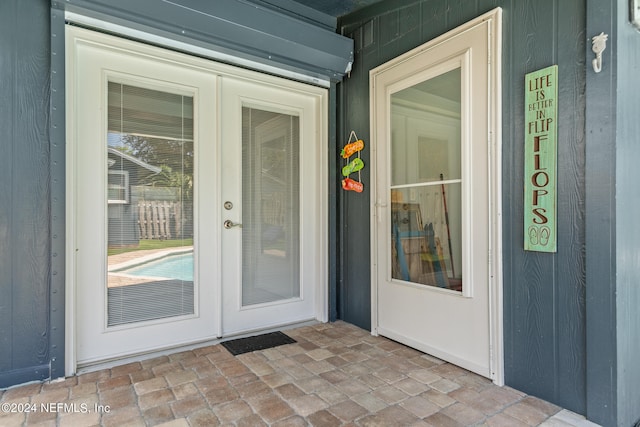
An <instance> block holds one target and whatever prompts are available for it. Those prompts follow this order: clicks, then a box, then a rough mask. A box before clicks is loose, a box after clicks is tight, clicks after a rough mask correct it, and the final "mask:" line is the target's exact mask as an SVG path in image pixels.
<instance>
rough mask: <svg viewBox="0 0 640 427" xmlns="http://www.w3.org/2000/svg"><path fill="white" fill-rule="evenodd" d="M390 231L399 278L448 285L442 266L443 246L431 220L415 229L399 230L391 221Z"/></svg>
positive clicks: (439, 285)
mask: <svg viewBox="0 0 640 427" xmlns="http://www.w3.org/2000/svg"><path fill="white" fill-rule="evenodd" d="M393 234H394V236H395V252H396V257H397V260H398V267H399V270H400V271H399V273H400V277H399V278H400V279H402V280H406V281H408V282H415V283H421V284H424V285H431V286H438V287H440V288H448V287H449V285H448V280H447V276H446V274H445V271H444V269H443V264H444V262H443V261H444V257H443V254H442V247H441V246H440V241H439V239H438V238H437V237H436V236H435V233H434V231H433V224H432V223H428V224H427V225H425V226H424V229H423V230H418V231H415V230H414V231H400V230H399V229H398V226H397V224H393Z"/></svg>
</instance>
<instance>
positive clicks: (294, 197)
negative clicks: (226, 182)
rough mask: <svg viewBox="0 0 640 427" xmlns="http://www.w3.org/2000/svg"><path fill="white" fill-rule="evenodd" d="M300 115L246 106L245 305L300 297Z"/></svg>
mask: <svg viewBox="0 0 640 427" xmlns="http://www.w3.org/2000/svg"><path fill="white" fill-rule="evenodd" d="M299 141H300V120H299V118H298V117H297V116H293V115H289V114H282V113H277V112H271V111H266V110H264V109H259V108H250V107H246V106H245V107H243V108H242V165H243V167H242V183H243V184H242V186H243V188H242V204H243V215H242V224H243V229H242V306H249V305H254V304H263V303H269V302H274V301H280V300H286V299H291V298H298V297H300V255H299V252H300V251H299V242H300V230H299V228H300V218H299V217H300V188H299V182H300V177H299V163H300V158H299V151H300V148H299Z"/></svg>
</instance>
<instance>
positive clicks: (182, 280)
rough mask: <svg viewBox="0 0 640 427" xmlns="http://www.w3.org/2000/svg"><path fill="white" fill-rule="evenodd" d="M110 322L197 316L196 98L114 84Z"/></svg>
mask: <svg viewBox="0 0 640 427" xmlns="http://www.w3.org/2000/svg"><path fill="white" fill-rule="evenodd" d="M107 114H108V117H107V123H108V129H107V130H108V133H107V141H106V152H107V153H106V154H107V156H106V157H107V175H108V178H107V192H106V194H107V200H106V201H105V203H106V205H107V218H108V221H107V242H106V243H107V251H106V253H107V269H108V278H107V326H109V327H111V326H117V325H123V324H129V323H135V322H141V321H148V320H154V319H162V318H168V317H174V316H183V315H191V314H194V294H195V293H194V262H193V260H194V254H193V229H194V223H193V188H194V174H193V164H194V144H193V142H194V141H193V134H194V132H193V97H192V96H185V95H182V94H175V93H169V92H166V91H160V90H155V89H149V88H144V87H138V86H133V85H127V84H123V83H118V82H114V81H111V82H109V84H108V109H107Z"/></svg>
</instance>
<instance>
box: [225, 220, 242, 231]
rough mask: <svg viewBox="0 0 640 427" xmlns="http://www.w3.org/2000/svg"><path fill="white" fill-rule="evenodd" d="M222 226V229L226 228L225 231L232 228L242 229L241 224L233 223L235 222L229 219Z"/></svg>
mask: <svg viewBox="0 0 640 427" xmlns="http://www.w3.org/2000/svg"><path fill="white" fill-rule="evenodd" d="M223 225H224V228H226V229H227V230H228V229H230V228H233V227H240V228H242V224H240V223H235V222H233V221H231V220H230V219H228V220H226V221H225V222H224V224H223Z"/></svg>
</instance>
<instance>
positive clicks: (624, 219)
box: [615, 2, 640, 426]
mask: <svg viewBox="0 0 640 427" xmlns="http://www.w3.org/2000/svg"><path fill="white" fill-rule="evenodd" d="M626 6H627V4H626V2H619V3H618V10H617V14H616V18H617V26H618V31H617V55H616V60H617V65H616V76H617V87H618V90H617V92H616V93H617V103H616V111H617V114H616V123H617V124H616V178H615V180H616V248H615V251H616V273H617V280H616V282H617V295H616V307H617V313H616V325H617V328H616V330H617V336H616V341H617V346H616V347H617V349H618V353H617V362H618V367H619V369H618V375H617V381H618V387H617V393H618V402H619V405H618V414H617V418H618V425H621V426H628V425H638V424H635V423H639V424H640V363H638V362H639V361H640V219H639V218H638V212H639V211H640V186H638V182H640V168H638V162H639V161H640V120H639V118H640V30H638V29H637V28H635V27H633V26H632V25H631V24H630V22H629V10H628V8H627V7H626Z"/></svg>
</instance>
